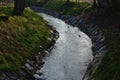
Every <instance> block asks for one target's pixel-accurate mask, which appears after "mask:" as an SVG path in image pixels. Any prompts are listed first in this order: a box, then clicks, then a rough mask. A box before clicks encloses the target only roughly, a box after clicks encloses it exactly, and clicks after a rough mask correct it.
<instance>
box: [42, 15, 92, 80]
mask: <svg viewBox="0 0 120 80" xmlns="http://www.w3.org/2000/svg"><path fill="white" fill-rule="evenodd" d="M40 15H42V16H43V18H44V19H45V20H47V21H48V22H49V24H50V25H52V26H54V27H55V28H56V30H57V31H58V32H59V34H60V37H59V39H58V40H57V41H56V44H55V48H54V49H53V50H52V52H51V55H50V56H49V57H46V58H45V59H44V62H45V64H44V65H43V67H42V69H41V70H42V71H43V75H42V77H44V79H45V80H82V77H83V76H84V74H85V71H86V68H87V66H88V64H89V63H90V61H91V60H92V51H91V47H92V42H91V40H90V38H89V37H88V36H87V35H86V34H84V33H83V32H81V31H80V30H79V29H78V28H76V27H72V26H70V25H68V24H66V23H65V22H64V21H62V20H60V19H57V18H54V17H52V16H49V15H46V14H40Z"/></svg>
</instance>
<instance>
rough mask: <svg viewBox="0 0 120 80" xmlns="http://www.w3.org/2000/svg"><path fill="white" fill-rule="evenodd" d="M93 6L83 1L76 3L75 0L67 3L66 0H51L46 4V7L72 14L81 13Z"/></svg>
mask: <svg viewBox="0 0 120 80" xmlns="http://www.w3.org/2000/svg"><path fill="white" fill-rule="evenodd" d="M90 6H91V4H90V3H87V2H82V3H79V4H76V3H75V2H74V1H73V2H70V3H69V4H66V3H65V1H61V0H60V1H59V0H57V1H56V0H49V1H48V3H47V4H45V6H44V7H45V8H47V9H50V10H54V11H57V12H59V13H61V14H70V15H80V14H81V13H82V12H84V11H85V10H86V9H87V8H89V7H90Z"/></svg>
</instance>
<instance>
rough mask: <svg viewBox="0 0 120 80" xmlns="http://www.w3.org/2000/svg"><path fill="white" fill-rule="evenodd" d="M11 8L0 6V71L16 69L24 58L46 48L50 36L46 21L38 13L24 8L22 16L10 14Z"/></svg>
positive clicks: (18, 68)
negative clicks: (0, 18)
mask: <svg viewBox="0 0 120 80" xmlns="http://www.w3.org/2000/svg"><path fill="white" fill-rule="evenodd" d="M12 11H13V8H10V7H3V8H0V16H3V15H4V16H9V18H8V20H6V21H2V20H0V72H4V71H13V72H15V71H18V70H20V68H21V64H23V63H24V62H25V59H26V58H31V57H32V56H33V55H35V54H37V53H38V52H39V50H40V47H39V46H43V48H46V47H47V46H48V45H49V44H50V41H49V40H48V38H49V37H51V33H50V28H49V27H48V25H47V22H46V21H45V20H43V18H42V17H40V16H39V15H38V14H36V13H35V12H33V11H32V10H30V9H29V8H26V9H25V11H24V13H23V16H12Z"/></svg>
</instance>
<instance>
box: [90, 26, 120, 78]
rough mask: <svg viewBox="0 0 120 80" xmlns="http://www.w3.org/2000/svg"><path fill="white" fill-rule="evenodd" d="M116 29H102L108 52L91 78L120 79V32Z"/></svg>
mask: <svg viewBox="0 0 120 80" xmlns="http://www.w3.org/2000/svg"><path fill="white" fill-rule="evenodd" d="M114 30H115V28H114V29H106V28H104V29H101V31H102V32H103V33H104V34H105V44H106V46H107V50H108V52H107V54H106V55H105V57H104V59H103V61H102V64H101V65H100V66H99V67H98V69H97V70H96V71H95V73H93V75H92V77H91V80H92V79H94V80H120V76H119V75H120V50H119V49H120V45H119V44H120V33H119V32H117V31H116V32H114ZM115 33H117V34H115Z"/></svg>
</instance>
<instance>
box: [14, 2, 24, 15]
mask: <svg viewBox="0 0 120 80" xmlns="http://www.w3.org/2000/svg"><path fill="white" fill-rule="evenodd" d="M25 1H26V0H14V12H13V14H14V15H16V16H21V15H22V13H23V10H24V8H25Z"/></svg>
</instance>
